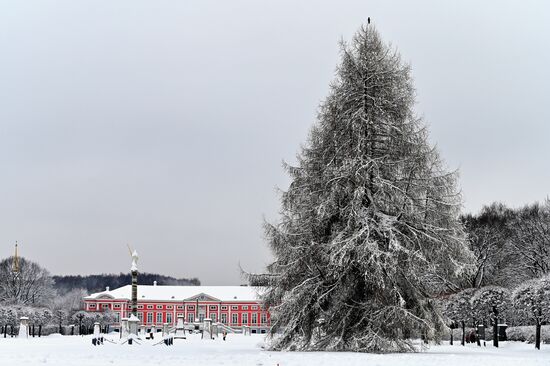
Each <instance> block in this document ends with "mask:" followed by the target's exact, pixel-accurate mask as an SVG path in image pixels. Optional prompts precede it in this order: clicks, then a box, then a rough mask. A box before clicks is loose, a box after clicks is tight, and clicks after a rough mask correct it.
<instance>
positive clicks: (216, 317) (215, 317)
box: [210, 313, 218, 323]
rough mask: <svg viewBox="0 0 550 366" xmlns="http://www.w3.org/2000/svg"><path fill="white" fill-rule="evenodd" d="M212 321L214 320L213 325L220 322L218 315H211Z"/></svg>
mask: <svg viewBox="0 0 550 366" xmlns="http://www.w3.org/2000/svg"><path fill="white" fill-rule="evenodd" d="M210 319H212V323H215V322H216V321H217V320H218V314H216V313H212V314H210Z"/></svg>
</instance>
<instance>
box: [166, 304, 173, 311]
mask: <svg viewBox="0 0 550 366" xmlns="http://www.w3.org/2000/svg"><path fill="white" fill-rule="evenodd" d="M173 308H174V306H173V305H166V309H170V310H171V309H173Z"/></svg>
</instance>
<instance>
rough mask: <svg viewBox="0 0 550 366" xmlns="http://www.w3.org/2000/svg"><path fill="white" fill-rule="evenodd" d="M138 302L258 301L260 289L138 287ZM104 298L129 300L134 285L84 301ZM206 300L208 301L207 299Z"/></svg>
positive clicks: (93, 295) (233, 287) (98, 293)
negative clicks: (198, 298) (192, 300)
mask: <svg viewBox="0 0 550 366" xmlns="http://www.w3.org/2000/svg"><path fill="white" fill-rule="evenodd" d="M137 292H138V301H140V300H141V301H143V300H158V301H174V300H179V301H181V300H187V299H191V298H194V297H196V296H198V295H201V294H202V295H206V296H208V297H211V298H213V299H215V300H220V301H258V300H259V298H258V288H256V287H250V286H161V285H153V286H150V285H138V291H137ZM102 297H108V298H113V299H128V300H130V299H131V297H132V285H126V286H122V287H119V288H117V289H114V290H110V291H103V292H96V293H94V294H91V295H89V296H86V297H85V298H84V299H86V300H93V299H99V298H102ZM205 300H206V299H205Z"/></svg>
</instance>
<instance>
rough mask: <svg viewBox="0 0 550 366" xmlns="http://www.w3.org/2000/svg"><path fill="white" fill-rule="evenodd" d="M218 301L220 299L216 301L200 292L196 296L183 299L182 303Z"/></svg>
mask: <svg viewBox="0 0 550 366" xmlns="http://www.w3.org/2000/svg"><path fill="white" fill-rule="evenodd" d="M197 300H198V301H220V299H216V298H215V297H212V296H210V295H207V294H205V293H203V292H201V293H200V294H198V295H194V296H191V297H189V298H187V299H184V301H197Z"/></svg>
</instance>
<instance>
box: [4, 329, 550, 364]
mask: <svg viewBox="0 0 550 366" xmlns="http://www.w3.org/2000/svg"><path fill="white" fill-rule="evenodd" d="M110 338H112V339H116V338H115V336H114V335H113V336H111V337H110ZM262 345H263V337H262V336H260V335H252V336H243V335H233V334H230V335H229V336H228V339H227V341H226V342H223V341H222V340H221V339H220V340H213V341H203V340H201V339H200V337H199V336H197V335H191V336H189V337H188V339H187V340H175V343H174V346H172V347H167V346H165V345H158V346H153V345H151V344H142V345H141V346H139V345H134V346H128V345H119V344H111V343H106V344H105V345H104V346H98V347H94V346H93V345H92V344H91V338H90V337H89V336H87V337H79V336H72V337H70V336H66V337H63V336H59V335H51V336H48V337H42V338H34V339H33V338H30V339H16V338H13V339H10V338H7V339H4V338H0V364H3V365H14V366H18V365H44V364H51V365H56V366H63V365H77V366H88V365H89V366H92V365H93V366H102V365H120V366H129V365H133V366H142V365H163V366H172V365H178V366H181V365H192V366H194V365H244V366H246V365H253V366H258V365H265V366H268V365H269V366H276V365H279V366H288V365H300V366H306V365H315V366H321V365H330V366H355V365H368V366H377V365H380V366H397V365H403V366H464V365H483V366H492V365H494V366H517V365H519V366H530V365H550V345H543V346H542V350H540V351H537V350H535V348H534V346H533V345H531V344H524V343H517V342H503V343H502V345H501V347H500V348H499V349H495V348H493V347H489V346H487V347H486V348H478V347H477V346H475V345H467V346H466V347H461V346H457V345H455V346H449V345H442V346H432V347H431V348H429V349H428V350H427V351H423V352H419V353H415V354H387V355H374V354H363V353H350V352H340V353H329V352H268V351H265V350H263V349H262Z"/></svg>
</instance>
